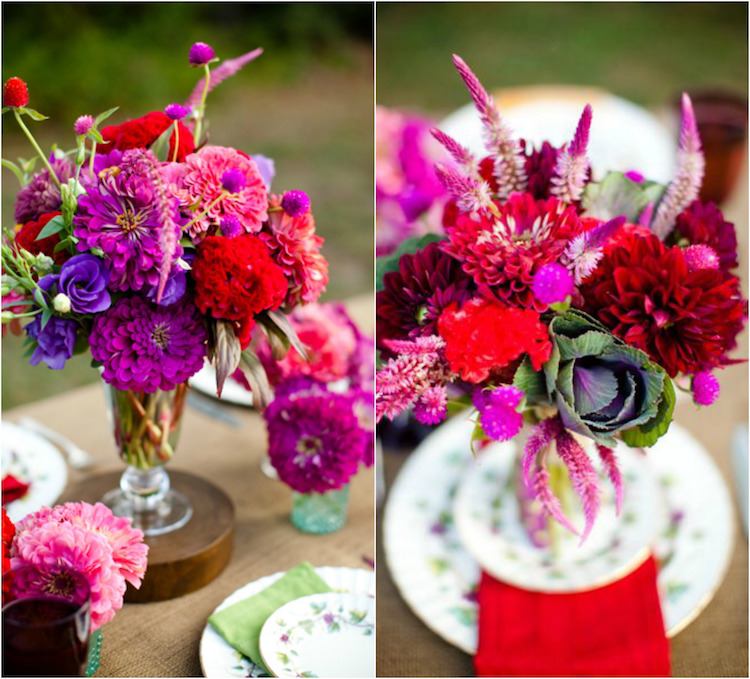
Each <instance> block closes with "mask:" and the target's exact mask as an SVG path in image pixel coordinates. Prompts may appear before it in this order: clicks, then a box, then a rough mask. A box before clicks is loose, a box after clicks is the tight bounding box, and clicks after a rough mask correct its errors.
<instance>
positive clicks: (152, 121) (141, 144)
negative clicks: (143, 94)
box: [102, 111, 195, 162]
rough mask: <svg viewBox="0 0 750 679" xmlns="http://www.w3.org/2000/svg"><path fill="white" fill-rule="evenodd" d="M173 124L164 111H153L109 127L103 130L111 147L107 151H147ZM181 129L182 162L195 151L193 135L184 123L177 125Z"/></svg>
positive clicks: (171, 143)
mask: <svg viewBox="0 0 750 679" xmlns="http://www.w3.org/2000/svg"><path fill="white" fill-rule="evenodd" d="M172 124H173V121H172V120H170V119H169V116H167V115H166V114H165V113H164V112H162V111H152V112H151V113H147V114H146V115H145V116H141V117H140V118H134V119H133V120H128V121H126V122H124V123H121V124H120V125H109V126H107V127H105V128H103V129H102V137H104V140H105V141H107V142H111V146H109V145H108V146H107V149H118V150H120V151H127V150H128V149H146V148H148V147H149V146H151V144H153V143H154V142H155V141H156V140H157V139H158V138H159V137H160V136H161V135H162V133H163V132H165V131H166V129H167V128H168V127H169V126H170V125H172ZM177 128H178V129H179V137H180V139H179V144H180V145H179V147H178V150H177V160H178V161H179V162H182V161H183V160H185V156H187V155H189V154H191V153H192V152H193V151H194V150H195V144H194V142H193V133H192V132H191V131H190V130H189V129H188V128H187V127H186V126H185V125H183V124H182V123H177ZM174 143H175V139H174V134H172V136H171V138H170V140H169V160H172V158H173V157H174Z"/></svg>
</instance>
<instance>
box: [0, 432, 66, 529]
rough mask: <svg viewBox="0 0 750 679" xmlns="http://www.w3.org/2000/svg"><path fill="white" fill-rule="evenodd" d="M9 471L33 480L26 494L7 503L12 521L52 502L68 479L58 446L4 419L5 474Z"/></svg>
mask: <svg viewBox="0 0 750 679" xmlns="http://www.w3.org/2000/svg"><path fill="white" fill-rule="evenodd" d="M6 474H13V476H15V477H16V478H18V479H19V480H20V481H23V482H25V483H30V484H31V485H30V487H29V490H28V492H27V493H26V495H24V496H23V497H22V498H19V499H18V500H15V501H13V502H10V503H8V505H6V507H5V510H6V511H7V512H8V517H9V518H10V520H11V521H13V523H16V522H17V521H20V520H21V519H22V518H23V517H24V516H26V515H27V514H30V513H31V512H35V511H36V510H37V509H40V508H41V507H50V506H51V505H53V504H54V503H55V501H56V500H57V499H58V498H59V497H60V495H62V492H63V490H65V484H66V483H67V482H68V468H67V466H66V464H65V460H64V458H63V456H62V454H61V453H60V451H59V450H58V449H57V448H55V447H54V446H53V445H52V444H51V443H50V442H49V441H47V439H45V438H43V437H41V436H39V435H38V434H35V433H33V432H31V431H29V430H27V429H23V428H21V427H19V426H18V425H16V424H13V423H11V422H6V421H3V422H2V476H5V475H6Z"/></svg>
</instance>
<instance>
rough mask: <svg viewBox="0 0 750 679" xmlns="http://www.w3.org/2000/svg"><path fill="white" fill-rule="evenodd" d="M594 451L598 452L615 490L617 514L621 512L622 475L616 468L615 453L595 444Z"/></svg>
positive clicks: (610, 449)
mask: <svg viewBox="0 0 750 679" xmlns="http://www.w3.org/2000/svg"><path fill="white" fill-rule="evenodd" d="M596 449H597V450H598V451H599V457H600V458H601V461H602V463H603V464H604V469H605V470H606V471H607V476H608V477H609V480H610V481H611V482H612V486H613V487H614V489H615V509H616V510H617V513H618V514H619V513H620V511H621V510H622V498H623V491H624V489H623V485H622V474H621V473H620V468H619V467H618V466H617V456H616V455H615V451H614V450H612V448H608V447H607V446H603V445H601V444H597V445H596Z"/></svg>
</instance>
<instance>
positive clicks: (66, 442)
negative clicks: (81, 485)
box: [18, 417, 94, 469]
mask: <svg viewBox="0 0 750 679" xmlns="http://www.w3.org/2000/svg"><path fill="white" fill-rule="evenodd" d="M18 424H19V425H20V426H21V427H23V428H24V429H28V430H29V431H33V432H34V433H36V434H39V436H43V437H44V438H46V439H47V440H48V441H49V442H50V443H52V444H53V445H54V446H55V447H56V448H59V449H60V450H61V451H62V452H63V453H64V455H65V457H66V458H67V460H68V464H69V465H70V466H71V467H73V469H87V468H88V467H91V466H92V465H93V464H94V458H93V457H91V455H90V454H89V453H87V452H86V451H85V450H83V449H82V448H79V447H78V446H77V445H76V444H75V443H73V442H72V441H71V440H70V439H67V438H65V437H64V436H63V435H62V434H58V433H57V432H56V431H52V429H48V428H47V427H45V426H44V425H43V424H42V423H41V422H37V421H36V420H35V419H33V418H32V417H22V418H21V419H20V420H18Z"/></svg>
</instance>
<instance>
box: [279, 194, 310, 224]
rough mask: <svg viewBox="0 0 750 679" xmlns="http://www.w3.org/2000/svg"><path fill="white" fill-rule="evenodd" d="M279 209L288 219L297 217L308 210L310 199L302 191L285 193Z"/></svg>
mask: <svg viewBox="0 0 750 679" xmlns="http://www.w3.org/2000/svg"><path fill="white" fill-rule="evenodd" d="M281 207H282V208H283V210H284V212H286V213H287V214H288V215H289V216H290V217H299V216H301V215H303V214H304V213H305V212H308V211H309V210H310V197H309V196H308V195H307V194H306V193H305V192H304V191H296V190H295V191H285V192H284V195H283V197H282V198H281Z"/></svg>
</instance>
